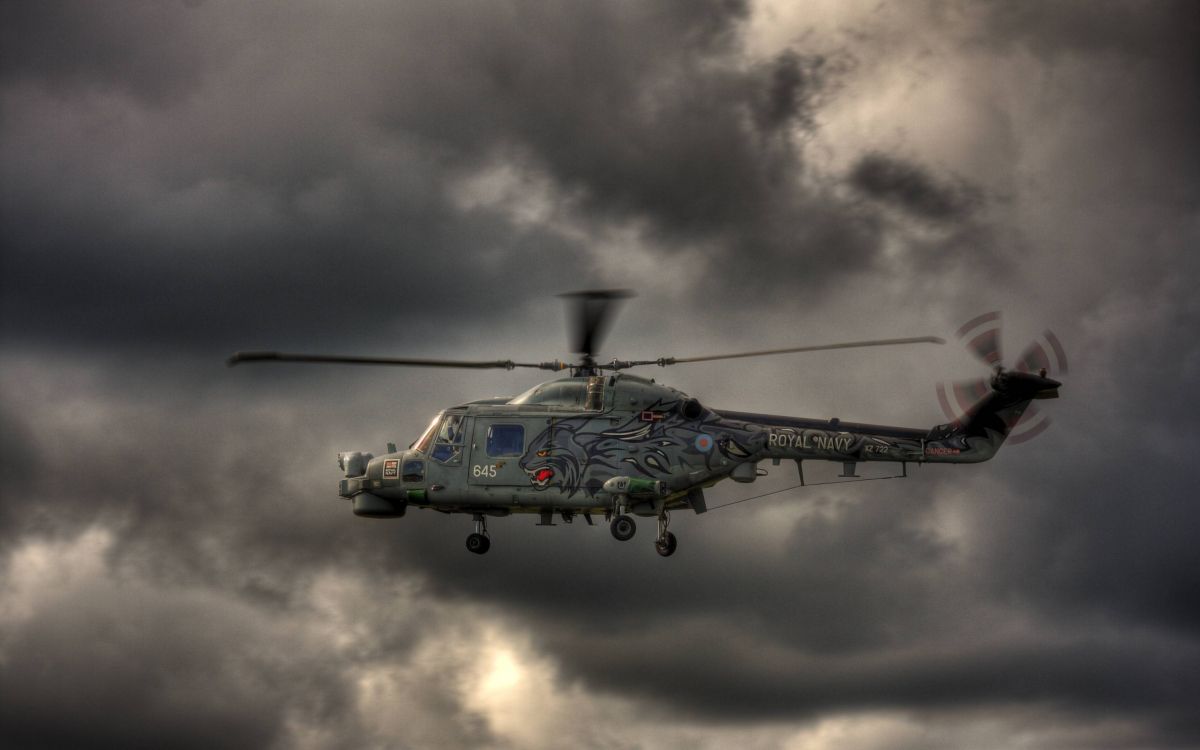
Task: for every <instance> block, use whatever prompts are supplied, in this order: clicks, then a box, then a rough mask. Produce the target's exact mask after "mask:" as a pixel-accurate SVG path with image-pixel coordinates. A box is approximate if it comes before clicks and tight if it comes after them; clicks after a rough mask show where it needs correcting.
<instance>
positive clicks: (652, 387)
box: [227, 290, 1061, 557]
mask: <svg viewBox="0 0 1200 750" xmlns="http://www.w3.org/2000/svg"><path fill="white" fill-rule="evenodd" d="M561 296H563V297H566V298H567V299H568V300H570V301H572V302H573V303H574V304H575V307H576V335H575V341H574V349H573V350H574V352H575V353H576V354H579V355H580V358H579V361H577V362H574V363H567V362H561V361H558V360H555V361H552V362H537V363H534V362H513V361H511V360H498V361H463V360H444V359H411V358H389V357H356V356H339V355H325V354H287V353H282V352H268V351H258V352H238V353H236V354H234V355H233V356H232V357H230V358H229V359H228V361H227V362H228V364H229V365H230V366H233V365H237V364H242V363H249V362H306V363H335V364H354V365H392V366H405V367H443V368H468V369H485V368H494V369H502V370H513V369H515V368H518V367H521V368H536V369H540V370H549V371H552V372H563V371H568V370H569V371H570V375H569V376H568V377H561V378H558V379H555V380H550V381H547V382H544V383H541V384H540V385H537V386H534V387H533V388H530V389H529V390H527V391H525V392H524V393H521V394H519V395H517V396H515V397H511V398H508V397H505V398H491V399H483V400H479V401H471V402H469V403H466V404H462V405H460V406H455V407H451V408H449V409H445V410H443V411H441V412H440V413H438V415H437V416H436V417H434V419H433V421H432V422H431V423H430V424H429V427H428V429H426V430H425V432H424V433H422V435H421V436H420V437H419V438H418V439H417V440H416V441H415V442H414V443H413V444H412V445H411V446H409V447H408V449H407V450H397V449H396V446H395V444H392V443H389V444H388V446H387V452H386V453H385V454H384V455H381V456H374V455H372V454H371V453H365V452H360V451H352V452H345V453H339V454H338V456H337V460H338V466H339V468H340V469H342V471H343V472H344V474H345V477H344V478H343V479H342V480H341V483H340V486H339V488H338V494H339V495H340V496H341V497H343V498H346V499H348V500H349V501H350V502H351V504H352V506H353V510H354V513H355V515H358V516H363V517H366V518H398V517H400V516H403V515H404V514H405V512H406V511H407V509H408V508H410V507H416V508H428V509H431V510H437V511H441V512H443V513H469V514H471V516H472V517H473V519H474V524H475V525H474V531H473V532H472V533H471V534H470V535H469V536H468V537H467V542H466V545H467V549H468V550H470V551H471V552H474V553H476V554H484V553H485V552H487V551H488V549H489V548H490V547H491V536H490V534H489V533H488V528H487V520H488V518H489V517H498V516H508V515H511V514H513V513H530V514H537V515H538V516H539V525H554V524H553V521H554V517H555V515H556V514H557V515H559V516H561V518H562V520H563V521H564V522H568V523H569V522H571V521H573V520H574V518H575V517H576V516H582V517H583V519H584V520H585V521H586V522H587V523H588V524H589V525H593V524H594V521H593V516H597V515H603V517H604V519H605V521H606V522H607V523H608V524H609V527H610V529H611V532H612V535H613V537H615V538H616V539H618V540H620V541H628V540H629V539H631V538H633V536H634V534H635V532H636V531H637V524H636V522H635V521H634V517H635V516H637V517H645V518H654V519H656V521H657V534H656V535H655V538H654V545H655V549H656V550H657V552H658V554H660V555H662V556H663V557H669V556H670V555H672V554H673V553H674V552H675V550H676V547H677V540H676V537H675V534H673V533H672V532H671V531H670V530H669V529H668V525H669V523H670V513H671V512H672V511H675V510H680V509H691V510H692V511H693V512H695V513H704V512H706V510H707V504H706V501H705V496H704V490H705V489H706V488H708V487H711V486H713V485H715V484H716V483H717V482H720V481H722V480H725V479H732V480H733V481H735V482H753V481H754V480H755V479H756V478H757V477H758V476H759V475H760V470H759V468H758V464H759V462H761V461H764V460H768V459H769V460H771V461H772V462H773V463H775V464H778V463H779V462H780V461H782V460H790V461H795V462H796V465H797V467H798V469H799V472H800V479H801V482H802V483H803V481H804V467H803V462H804V461H812V460H820V461H832V462H839V463H841V464H842V467H843V471H842V474H841V475H840V476H842V477H850V478H853V477H856V476H857V475H856V474H855V469H856V466H857V464H858V463H860V462H893V463H899V464H901V468H902V469H905V470H906V468H907V464H908V463H909V462H916V463H975V462H979V461H986V460H988V459H990V458H991V457H992V456H994V455H995V454H996V451H997V450H998V449H999V448H1000V446H1001V444H1002V443H1003V442H1004V440H1005V438H1006V437H1007V436H1008V435H1009V433H1010V431H1011V429H1012V428H1013V427H1014V425H1016V423H1017V422H1018V421H1019V419H1020V418H1021V416H1022V414H1023V413H1024V411H1025V410H1026V408H1027V407H1028V406H1029V404H1030V403H1031V401H1032V400H1034V399H1048V398H1057V396H1058V388H1059V386H1060V385H1061V383H1060V382H1058V381H1057V380H1053V379H1051V378H1048V377H1046V370H1045V369H1044V368H1041V369H1039V371H1038V372H1037V373H1034V372H1026V371H1020V370H1013V371H1010V370H1006V369H1004V368H1003V367H1002V366H1000V365H998V364H997V365H996V366H995V369H994V371H993V373H992V375H991V378H990V380H989V386H990V390H989V391H988V392H987V393H986V394H985V395H983V397H982V398H981V399H980V400H978V402H977V403H975V404H974V405H973V406H971V407H970V408H968V409H967V410H966V412H965V413H964V414H963V415H962V416H961V417H960V418H959V419H956V420H953V421H951V422H948V423H946V424H940V425H937V426H936V427H933V428H932V429H928V430H924V429H912V428H906V427H890V426H884V425H871V424H859V423H852V422H841V421H839V420H838V419H805V418H799V417H786V416H775V415H770V414H751V413H746V412H736V411H726V410H724V409H722V410H713V409H710V408H708V407H706V406H704V405H703V404H702V403H701V402H700V401H698V400H697V399H695V398H692V397H691V396H689V395H687V394H686V393H683V392H681V391H679V390H676V389H675V388H672V387H670V386H667V385H663V384H660V383H656V382H655V381H654V380H652V379H647V378H643V377H639V376H637V375H633V374H631V373H628V372H626V371H627V370H629V369H631V368H634V367H646V366H651V365H654V366H659V367H667V366H670V365H678V364H684V363H690V362H711V361H715V360H725V359H736V358H745V357H760V356H768V355H778V354H789V353H798V352H813V351H823V350H831V349H850V348H859V347H875V346H894V345H911V344H944V343H945V341H944V340H943V339H941V338H937V337H935V336H920V337H914V338H898V339H881V340H875V341H853V342H846V343H836V344H824V345H818V346H799V347H790V348H784V349H771V350H765V351H755V352H740V353H736V354H716V355H709V356H702V357H661V358H659V359H652V360H634V361H622V360H617V359H614V360H612V361H611V362H607V363H602V362H598V361H597V360H596V358H595V353H596V352H597V350H598V349H599V344H600V341H601V339H602V337H603V335H604V333H605V330H606V328H607V325H608V322H609V320H610V319H611V313H612V311H613V309H614V306H615V305H616V304H617V303H618V302H619V301H620V300H623V299H625V298H627V297H629V296H631V294H630V293H629V292H626V291H622V290H601V291H585V292H574V293H570V294H566V295H561Z"/></svg>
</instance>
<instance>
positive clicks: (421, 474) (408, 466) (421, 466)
mask: <svg viewBox="0 0 1200 750" xmlns="http://www.w3.org/2000/svg"><path fill="white" fill-rule="evenodd" d="M400 481H402V482H424V481H425V462H424V461H405V462H404V471H403V472H402V473H401V475H400Z"/></svg>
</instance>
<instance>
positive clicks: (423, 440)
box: [409, 412, 442, 453]
mask: <svg viewBox="0 0 1200 750" xmlns="http://www.w3.org/2000/svg"><path fill="white" fill-rule="evenodd" d="M441 418H442V412H438V413H437V416H436V417H434V418H433V421H432V422H430V423H429V426H428V427H426V428H425V432H422V433H421V437H419V438H417V442H415V443H413V444H412V445H411V446H409V447H411V448H412V449H413V450H415V451H420V452H422V453H428V452H429V444H430V443H432V442H433V432H434V430H436V429H437V426H438V422H439V421H440V420H441Z"/></svg>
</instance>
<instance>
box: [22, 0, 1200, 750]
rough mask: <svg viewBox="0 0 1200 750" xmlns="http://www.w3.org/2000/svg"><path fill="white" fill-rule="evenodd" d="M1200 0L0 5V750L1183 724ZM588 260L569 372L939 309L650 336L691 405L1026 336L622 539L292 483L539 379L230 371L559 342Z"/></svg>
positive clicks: (651, 741) (542, 350)
mask: <svg viewBox="0 0 1200 750" xmlns="http://www.w3.org/2000/svg"><path fill="white" fill-rule="evenodd" d="M1197 8H1198V6H1197V5H1196V4H1195V3H1192V2H1187V1H1184V2H1177V3H1171V2H1132V1H1131V2H1106V1H1103V0H1096V1H1091V0H1089V1H1086V2H1085V1H1083V0H1079V1H1078V2H1068V1H1066V0H1060V1H1056V2H1032V1H1030V2H969V3H968V2H960V3H946V2H920V1H919V0H913V1H911V2H903V3H899V2H895V3H893V2H882V3H880V2H877V0H864V1H862V2H846V1H844V0H819V1H812V2H809V1H807V0H804V1H801V0H792V1H789V2H783V1H777V2H757V3H743V2H739V1H738V0H706V1H704V2H694V1H692V0H687V1H685V0H675V1H674V2H657V3H634V2H571V3H535V2H489V3H480V2H444V1H443V0H438V1H437V2H404V3H391V2H381V1H372V2H368V1H366V0H363V1H362V2H346V3H328V2H316V1H313V2H306V1H303V0H300V1H296V0H292V1H290V2H254V3H245V2H225V1H223V0H183V1H178V0H177V1H175V2H166V1H162V0H146V1H145V2H133V1H132V0H131V1H130V2H121V3H92V2H83V1H82V0H80V1H79V2H55V1H51V0H44V1H42V2H28V3H11V2H10V3H4V4H3V6H0V61H2V62H0V65H2V69H0V212H2V213H0V220H2V223H0V243H2V246H0V262H2V267H0V294H2V297H0V440H2V448H0V465H2V471H0V495H2V499H0V696H3V697H2V698H0V737H2V738H3V743H0V744H5V745H6V746H11V747H29V748H33V747H51V746H53V747H66V746H76V747H87V746H96V747H108V746H111V747H135V746H172V747H190V746H195V747H198V748H199V747H203V748H210V747H218V746H219V747H277V748H293V747H296V748H364V747H378V748H385V747H387V748H391V747H397V748H410V747H411V748H458V747H468V746H469V747H487V748H560V747H580V748H647V749H650V748H688V749H689V750H693V749H697V748H699V749H706V748H726V747H742V748H746V750H759V749H762V750H767V749H773V748H787V749H789V750H817V749H824V748H838V749H839V750H844V749H849V750H878V749H882V748H914V749H915V748H965V747H970V748H985V749H988V748H997V749H1000V748H1022V749H1027V750H1050V749H1055V750H1057V749H1060V748H1112V749H1114V750H1116V749H1125V748H1185V747H1187V748H1194V747H1198V746H1200V721H1198V720H1197V718H1196V714H1195V712H1194V709H1195V699H1196V696H1197V695H1200V596H1197V592H1198V591H1200V544H1198V543H1197V539H1200V506H1198V505H1197V503H1196V501H1195V499H1194V495H1195V490H1194V483H1195V480H1194V478H1193V476H1192V474H1193V472H1192V465H1191V464H1192V462H1193V461H1195V460H1196V456H1197V454H1198V453H1200V429H1198V425H1200V396H1198V395H1197V390H1196V387H1195V386H1196V383H1197V382H1198V381H1200V337H1198V336H1197V335H1196V331H1197V330H1198V329H1200V301H1198V300H1200V298H1198V297H1197V295H1196V290H1197V288H1198V287H1200V260H1198V255H1197V249H1198V247H1200V139H1198V138H1197V136H1196V134H1197V133H1198V132H1200V94H1198V92H1200V80H1198V79H1200V52H1198V50H1200V45H1198V44H1197V40H1198V39H1200V11H1198V10H1197ZM595 287H621V288H628V289H633V290H635V291H636V292H637V293H638V296H637V297H636V298H634V299H631V300H629V301H628V302H627V303H625V304H624V306H623V307H622V309H621V314H620V317H619V318H618V319H617V320H616V321H615V324H614V326H613V328H612V331H611V334H610V336H609V338H608V339H607V341H606V346H605V348H604V351H603V352H602V353H601V354H602V355H604V356H607V357H612V356H619V357H622V358H626V359H628V358H653V357H657V356H663V355H668V356H670V355H674V356H688V355H701V354H708V353H713V352H721V351H739V350H747V349H755V348H767V347H782V346H789V345H792V346H795V345H804V344H813V343H825V342H831V341H839V340H857V339H869V338H880V337H890V336H918V335H940V336H944V337H946V338H948V339H951V343H950V344H949V345H947V346H945V347H931V346H927V347H912V348H909V349H903V350H900V349H878V350H861V351H842V352H830V353H826V354H808V355H794V356H786V357H777V358H768V359H762V360H757V361H754V360H738V361H733V362H723V363H710V364H696V365H689V366H679V367H677V368H675V369H673V370H667V371H659V370H651V371H648V372H646V373H644V374H646V375H647V376H653V377H658V378H661V379H662V380H664V381H665V382H668V383H670V384H672V385H675V386H677V387H679V388H681V389H683V390H685V391H687V392H688V393H690V394H692V395H693V396H695V397H697V398H699V399H700V400H701V401H702V402H704V403H705V404H708V405H711V406H713V407H717V408H721V407H724V408H729V409H735V410H742V411H761V412H772V413H779V414H793V415H797V416H812V417H829V416H839V417H842V418H844V419H851V420H857V421H869V422H881V423H888V424H898V425H905V426H921V427H928V426H931V425H933V424H935V423H938V422H941V421H944V420H945V417H944V416H943V415H942V412H941V410H940V409H939V407H938V403H937V398H936V395H935V384H936V383H938V382H939V381H945V380H957V379H961V378H969V377H975V376H978V375H981V374H984V373H986V370H985V368H984V367H983V366H982V365H980V364H979V363H978V362H977V361H976V360H974V359H972V358H971V357H970V355H969V354H967V353H966V351H965V350H964V349H963V348H962V347H961V346H960V345H959V344H958V342H956V341H954V340H953V332H954V331H955V329H956V328H957V327H958V326H959V325H960V324H962V323H963V322H965V321H967V320H969V319H971V318H972V317H974V316H976V315H978V314H981V313H985V312H988V311H992V310H1000V311H1002V314H1003V318H1004V332H1003V346H1004V355H1005V360H1006V361H1007V362H1010V363H1011V362H1012V361H1013V360H1014V359H1015V358H1016V357H1017V355H1018V354H1019V352H1020V351H1021V349H1022V348H1023V347H1024V346H1025V344H1026V343H1027V342H1029V341H1030V340H1031V339H1033V337H1034V336H1036V335H1037V334H1039V333H1040V332H1042V331H1043V330H1046V329H1050V330H1052V331H1054V332H1055V334H1056V335H1057V336H1058V338H1059V339H1060V340H1061V341H1062V342H1063V345H1064V347H1065V350H1066V353H1067V356H1068V359H1069V362H1070V371H1069V373H1068V374H1067V375H1065V376H1064V377H1063V380H1064V382H1065V386H1064V388H1063V390H1062V398H1061V399H1059V400H1058V401H1056V402H1047V403H1045V404H1043V407H1044V409H1045V411H1046V412H1047V413H1048V414H1049V415H1050V416H1051V417H1052V425H1051V426H1050V428H1049V429H1048V430H1047V431H1046V432H1044V433H1043V434H1041V435H1040V436H1038V437H1037V438H1036V439H1034V440H1032V441H1030V442H1027V443H1024V444H1022V445H1016V446H1008V447H1006V448H1005V449H1003V450H1002V451H1001V453H1000V454H999V455H998V456H997V458H995V459H994V460H993V461H991V462H989V463H986V464H980V465H975V466H957V467H956V466H931V467H923V468H919V469H918V468H913V469H912V470H911V471H910V475H911V476H910V477H909V478H907V479H904V480H896V481H880V482H867V483H855V484H847V485H843V486H819V487H811V488H807V489H804V490H795V491H788V492H783V493H780V494H777V495H773V496H771V497H766V498H762V499H759V500H755V501H753V502H749V503H743V504H739V505H735V506H732V507H728V508H724V509H720V510H714V511H712V512H710V513H709V514H707V515H702V516H694V515H688V514H683V513H678V514H676V516H675V518H674V519H673V524H672V529H673V531H674V532H675V533H676V534H677V535H678V537H679V552H678V553H677V554H676V555H675V556H674V557H672V558H670V559H661V558H659V557H658V556H657V555H656V554H655V553H654V550H653V546H652V544H651V543H650V537H651V534H650V533H649V528H650V527H649V526H647V525H645V524H643V529H642V532H641V534H639V536H638V537H635V539H634V540H633V541H632V542H630V543H626V544H621V543H618V542H616V541H615V540H614V539H613V538H612V537H611V536H610V535H609V533H608V531H607V530H606V529H604V528H603V527H602V526H598V527H594V528H592V527H588V526H586V525H584V524H582V523H575V524H572V525H569V526H568V525H564V524H559V525H558V526H557V527H556V528H552V529H548V528H536V527H534V525H533V524H534V520H533V519H531V518H525V517H516V518H507V519H496V520H494V521H493V522H492V523H491V525H490V530H491V534H492V538H493V544H492V550H491V552H490V553H489V554H488V555H486V556H482V557H479V556H475V555H471V554H470V553H468V552H467V550H466V549H465V547H464V545H463V539H464V538H465V536H466V534H467V533H468V532H469V531H470V519H469V517H464V516H443V515H441V514H436V513H430V512H411V513H409V514H408V516H407V517H405V518H403V519H400V520H393V521H370V520H365V519H359V518H356V517H354V516H353V515H352V514H351V512H350V509H349V507H348V506H347V504H346V503H345V501H342V500H339V499H338V498H337V496H336V488H337V481H338V479H339V478H340V472H339V471H338V469H337V467H336V463H335V454H336V452H337V451H339V450H364V451H373V452H375V453H381V452H383V450H384V444H385V443H386V442H387V441H389V440H391V441H395V442H397V443H401V444H408V443H409V442H410V441H411V440H412V439H413V438H414V437H415V436H416V435H417V434H418V433H419V432H420V430H421V428H422V427H423V426H424V425H425V424H426V423H427V422H428V420H429V418H430V417H431V416H432V415H433V414H434V413H435V412H436V411H437V410H438V409H440V408H443V407H445V406H449V405H453V404H456V403H461V402H463V401H466V400H470V399H474V398H481V397H486V396H492V395H500V394H512V393H517V392H520V391H522V390H524V389H526V388H528V387H529V386H531V385H533V384H534V383H536V382H537V381H538V380H539V379H540V378H539V377H538V376H537V374H532V375H531V374H529V373H523V372H514V373H505V372H503V371H498V372H485V373H474V372H467V371H464V372H461V373H459V372H428V371H419V370H411V371H380V370H368V369H354V368H347V367H327V368H320V367H310V368H305V367H300V366H270V365H261V366H247V367H241V368H237V369H233V370H230V369H227V368H226V367H225V366H224V364H223V361H224V358H225V357H226V356H228V354H230V353H231V352H233V351H235V350H243V349H283V350H300V351H324V352H337V353H354V354H381V355H407V356H429V357H435V356H450V357H458V358H478V359H497V358H513V359H517V360H525V361H529V360H533V361H539V360H548V359H553V358H555V357H564V358H565V357H566V356H568V354H569V352H568V351H567V348H568V347H567V336H566V325H565V322H564V310H563V306H562V301H561V300H559V299H557V298H556V297H555V295H556V294H557V293H560V292H564V291H570V290H574V289H580V288H595ZM768 468H769V470H770V475H769V476H767V477H764V478H762V479H761V480H759V482H758V483H756V484H754V485H722V486H720V487H718V488H715V489H713V490H711V491H710V493H709V503H710V505H717V504H721V503H727V502H732V501H735V500H738V499H740V498H744V497H749V496H751V495H754V494H758V493H761V492H767V491H771V490H775V489H783V488H787V487H790V486H791V485H793V484H795V477H794V471H795V469H794V467H792V466H781V467H778V468H775V467H768ZM811 471H812V472H813V473H814V475H815V477H814V478H818V479H821V478H828V477H832V475H833V473H834V472H835V469H834V468H832V467H830V468H828V469H827V470H826V471H825V475H822V474H821V471H822V470H821V469H818V468H816V467H814V468H813V469H812V470H811Z"/></svg>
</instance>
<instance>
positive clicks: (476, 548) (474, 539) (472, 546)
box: [467, 534, 492, 555]
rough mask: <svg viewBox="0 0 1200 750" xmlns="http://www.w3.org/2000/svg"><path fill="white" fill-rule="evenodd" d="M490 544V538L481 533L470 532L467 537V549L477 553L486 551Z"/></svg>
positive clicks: (480, 553)
mask: <svg viewBox="0 0 1200 750" xmlns="http://www.w3.org/2000/svg"><path fill="white" fill-rule="evenodd" d="M491 546H492V540H491V539H488V538H487V537H486V536H484V535H483V534H471V535H470V536H468V537H467V549H469V550H471V551H472V552H474V553H475V554H477V555H482V554H483V553H484V552H487V551H488V550H489V549H490V548H491Z"/></svg>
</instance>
